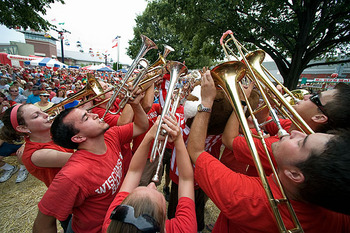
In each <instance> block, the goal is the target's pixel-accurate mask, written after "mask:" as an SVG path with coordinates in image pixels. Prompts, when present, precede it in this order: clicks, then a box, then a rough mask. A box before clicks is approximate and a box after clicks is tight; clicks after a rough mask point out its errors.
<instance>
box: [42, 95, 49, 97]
mask: <svg viewBox="0 0 350 233" xmlns="http://www.w3.org/2000/svg"><path fill="white" fill-rule="evenodd" d="M41 97H45V98H49V96H48V95H41Z"/></svg>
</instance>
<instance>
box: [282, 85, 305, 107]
mask: <svg viewBox="0 0 350 233" xmlns="http://www.w3.org/2000/svg"><path fill="white" fill-rule="evenodd" d="M290 93H292V95H293V97H294V98H293V97H291V96H290V95H289V94H288V93H286V94H284V95H283V97H284V98H286V100H287V102H288V103H289V104H290V105H295V104H296V103H297V102H298V101H300V100H303V99H304V96H305V95H309V94H310V92H309V91H308V90H305V89H296V90H292V91H290Z"/></svg>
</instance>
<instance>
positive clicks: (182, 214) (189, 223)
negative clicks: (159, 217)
mask: <svg viewBox="0 0 350 233" xmlns="http://www.w3.org/2000/svg"><path fill="white" fill-rule="evenodd" d="M128 195H129V193H128V192H120V193H118V194H117V196H116V197H115V198H114V200H113V202H112V204H111V205H110V206H109V208H108V211H107V214H106V217H105V220H104V223H103V227H102V232H103V233H105V232H107V229H108V226H109V224H110V223H111V219H110V216H111V214H112V212H113V210H114V209H115V207H117V205H120V204H121V203H122V202H123V200H124V199H125V198H126V197H127V196H128ZM165 229H166V232H167V233H192V232H193V233H196V232H197V220H196V210H195V204H194V201H193V200H192V199H191V198H188V197H181V198H180V199H179V204H178V205H177V207H176V213H175V218H172V219H168V220H166V221H165Z"/></svg>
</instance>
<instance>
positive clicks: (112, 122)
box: [91, 99, 120, 127]
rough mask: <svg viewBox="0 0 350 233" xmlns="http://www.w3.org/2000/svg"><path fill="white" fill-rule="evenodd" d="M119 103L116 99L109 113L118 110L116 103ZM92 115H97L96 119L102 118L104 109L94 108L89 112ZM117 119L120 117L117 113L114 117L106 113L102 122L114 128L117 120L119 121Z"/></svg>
mask: <svg viewBox="0 0 350 233" xmlns="http://www.w3.org/2000/svg"><path fill="white" fill-rule="evenodd" d="M119 102H120V100H119V99H117V101H116V102H114V105H113V106H112V108H111V109H110V111H112V112H113V111H117V110H118V109H119V107H118V103H119ZM91 111H92V112H93V113H95V114H97V115H98V117H100V118H101V117H102V116H103V114H104V113H105V112H106V109H104V108H100V107H95V108H93V109H92V110H91ZM119 117H120V113H118V114H115V115H113V114H110V113H107V114H106V116H105V118H104V121H105V122H106V123H107V124H109V126H111V127H112V126H116V125H117V123H118V119H119Z"/></svg>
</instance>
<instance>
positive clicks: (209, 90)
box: [201, 68, 216, 108]
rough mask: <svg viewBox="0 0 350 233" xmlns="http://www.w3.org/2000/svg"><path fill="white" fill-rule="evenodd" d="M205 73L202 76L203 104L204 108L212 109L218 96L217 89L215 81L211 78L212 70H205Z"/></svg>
mask: <svg viewBox="0 0 350 233" xmlns="http://www.w3.org/2000/svg"><path fill="white" fill-rule="evenodd" d="M204 70H205V73H204V74H203V75H202V81H201V97H202V104H203V105H204V107H207V108H211V107H212V105H213V102H214V99H215V96H216V88H215V84H214V80H213V78H212V77H211V74H210V70H208V69H207V68H203V71H204Z"/></svg>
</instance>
